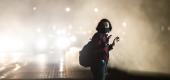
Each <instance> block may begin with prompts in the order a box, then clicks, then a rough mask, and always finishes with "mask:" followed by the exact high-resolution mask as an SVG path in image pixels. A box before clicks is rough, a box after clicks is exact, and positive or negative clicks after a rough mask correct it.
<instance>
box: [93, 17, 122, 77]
mask: <svg viewBox="0 0 170 80" xmlns="http://www.w3.org/2000/svg"><path fill="white" fill-rule="evenodd" d="M96 30H97V32H96V33H95V34H94V35H93V37H92V42H93V43H94V45H95V46H96V49H95V59H94V60H95V61H94V62H93V65H91V66H90V69H91V72H92V74H93V77H94V80H105V78H106V74H107V64H108V60H109V51H110V50H112V49H113V46H114V45H115V42H118V41H119V37H116V38H115V39H114V40H113V42H112V43H111V44H109V39H110V38H111V36H112V35H108V33H109V32H110V31H111V30H112V25H111V23H110V21H109V20H108V19H101V20H100V22H99V23H98V25H97V27H96Z"/></svg>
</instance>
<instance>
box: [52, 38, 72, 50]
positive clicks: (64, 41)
mask: <svg viewBox="0 0 170 80" xmlns="http://www.w3.org/2000/svg"><path fill="white" fill-rule="evenodd" d="M55 44H56V46H57V48H59V49H65V48H67V47H68V46H70V44H71V41H70V40H69V38H68V37H67V36H65V35H61V36H58V37H57V39H56V43H55Z"/></svg>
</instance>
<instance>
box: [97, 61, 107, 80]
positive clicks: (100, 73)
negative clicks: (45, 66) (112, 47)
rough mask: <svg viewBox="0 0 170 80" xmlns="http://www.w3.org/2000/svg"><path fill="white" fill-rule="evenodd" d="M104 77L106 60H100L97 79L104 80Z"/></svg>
mask: <svg viewBox="0 0 170 80" xmlns="http://www.w3.org/2000/svg"><path fill="white" fill-rule="evenodd" d="M105 78H106V62H105V61H104V60H101V61H100V62H99V64H98V80H105Z"/></svg>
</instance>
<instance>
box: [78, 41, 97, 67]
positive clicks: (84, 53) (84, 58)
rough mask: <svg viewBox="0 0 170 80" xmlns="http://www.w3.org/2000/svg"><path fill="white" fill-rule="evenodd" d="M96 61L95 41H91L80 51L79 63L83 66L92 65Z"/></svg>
mask: <svg viewBox="0 0 170 80" xmlns="http://www.w3.org/2000/svg"><path fill="white" fill-rule="evenodd" d="M94 61H95V46H94V42H92V41H89V42H88V43H87V44H86V45H85V46H84V47H83V48H82V50H80V52H79V64H80V65H81V66H83V67H90V66H91V65H93V64H94Z"/></svg>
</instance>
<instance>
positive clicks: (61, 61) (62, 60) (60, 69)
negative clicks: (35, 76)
mask: <svg viewBox="0 0 170 80" xmlns="http://www.w3.org/2000/svg"><path fill="white" fill-rule="evenodd" d="M63 71H64V59H63V58H60V67H59V72H63Z"/></svg>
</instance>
